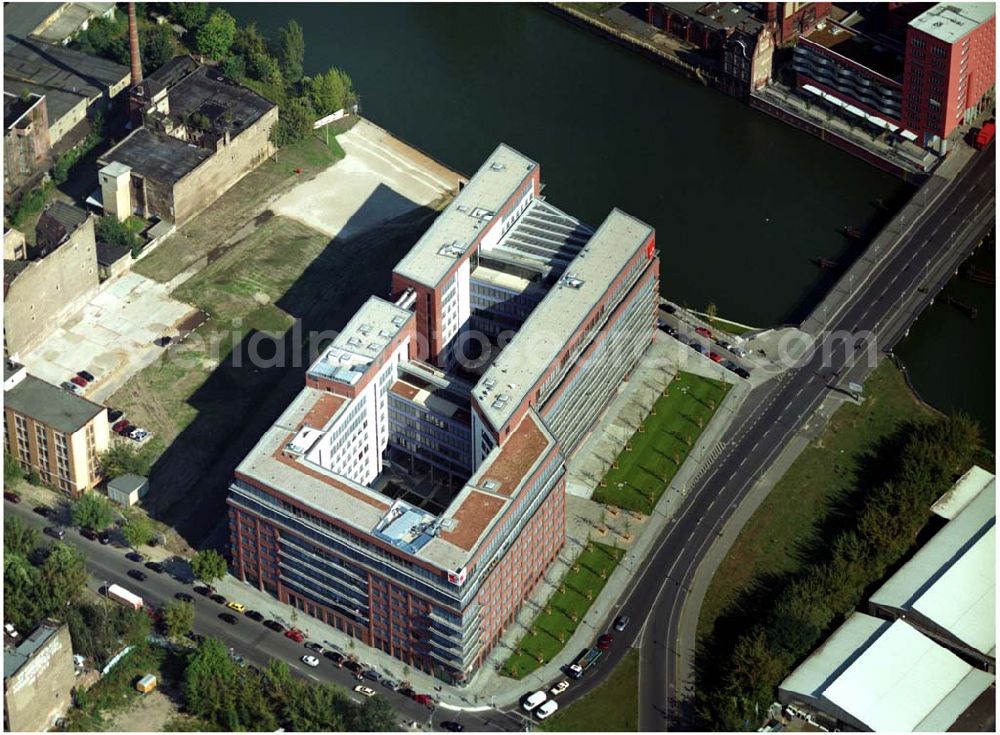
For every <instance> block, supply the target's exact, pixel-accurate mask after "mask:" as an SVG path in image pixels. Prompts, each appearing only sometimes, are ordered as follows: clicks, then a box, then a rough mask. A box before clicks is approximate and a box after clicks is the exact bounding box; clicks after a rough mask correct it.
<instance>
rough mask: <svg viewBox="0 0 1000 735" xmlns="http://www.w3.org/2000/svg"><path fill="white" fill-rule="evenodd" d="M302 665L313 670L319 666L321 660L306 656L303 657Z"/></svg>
mask: <svg viewBox="0 0 1000 735" xmlns="http://www.w3.org/2000/svg"><path fill="white" fill-rule="evenodd" d="M302 663H304V664H305V665H306V666H312V667H313V668H315V667H317V666H319V659H318V658H316V657H315V656H310V655H309V654H306V655H305V656H303V657H302Z"/></svg>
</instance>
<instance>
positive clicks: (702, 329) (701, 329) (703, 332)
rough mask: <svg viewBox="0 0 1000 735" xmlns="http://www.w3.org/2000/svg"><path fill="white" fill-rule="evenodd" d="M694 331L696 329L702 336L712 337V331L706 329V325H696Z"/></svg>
mask: <svg viewBox="0 0 1000 735" xmlns="http://www.w3.org/2000/svg"><path fill="white" fill-rule="evenodd" d="M694 331H696V332H697V333H698V334H700V335H701V336H702V337H708V338H709V339H712V333H711V332H710V331H709V330H707V329H705V327H696V328H695V330H694Z"/></svg>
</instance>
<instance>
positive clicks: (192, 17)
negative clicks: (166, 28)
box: [170, 2, 208, 31]
mask: <svg viewBox="0 0 1000 735" xmlns="http://www.w3.org/2000/svg"><path fill="white" fill-rule="evenodd" d="M170 15H171V16H173V18H174V20H176V21H177V22H178V23H179V24H180V25H182V26H184V27H185V28H186V29H187V30H189V31H194V30H197V29H198V28H200V27H201V25H202V24H203V23H204V22H205V21H206V20H207V19H208V3H187V2H184V3H170Z"/></svg>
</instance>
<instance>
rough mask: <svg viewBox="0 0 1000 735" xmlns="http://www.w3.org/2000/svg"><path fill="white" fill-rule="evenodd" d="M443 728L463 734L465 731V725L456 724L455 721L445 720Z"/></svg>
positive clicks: (442, 724)
mask: <svg viewBox="0 0 1000 735" xmlns="http://www.w3.org/2000/svg"><path fill="white" fill-rule="evenodd" d="M441 727H442V728H443V729H445V730H447V731H448V732H462V731H463V730H465V725H463V724H462V723H461V722H454V721H453V720H445V721H444V722H442V723H441Z"/></svg>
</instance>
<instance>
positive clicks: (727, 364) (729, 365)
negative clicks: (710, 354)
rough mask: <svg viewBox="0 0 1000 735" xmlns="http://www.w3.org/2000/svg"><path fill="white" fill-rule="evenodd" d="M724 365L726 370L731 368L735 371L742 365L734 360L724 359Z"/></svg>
mask: <svg viewBox="0 0 1000 735" xmlns="http://www.w3.org/2000/svg"><path fill="white" fill-rule="evenodd" d="M722 367H724V368H725V369H726V370H731V371H732V372H734V373H735V372H736V371H737V370H739V368H740V366H739V365H737V364H736V363H735V362H733V361H732V360H724V361H723V363H722Z"/></svg>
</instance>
